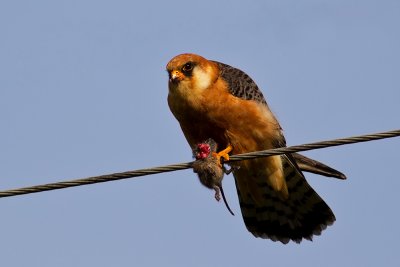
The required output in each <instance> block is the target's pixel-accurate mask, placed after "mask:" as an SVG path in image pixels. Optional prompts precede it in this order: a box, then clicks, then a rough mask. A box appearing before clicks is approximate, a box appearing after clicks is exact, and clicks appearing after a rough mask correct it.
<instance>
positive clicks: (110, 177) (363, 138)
mask: <svg viewBox="0 0 400 267" xmlns="http://www.w3.org/2000/svg"><path fill="white" fill-rule="evenodd" d="M397 136H400V130H394V131H388V132H381V133H375V134H368V135H359V136H353V137H347V138H341V139H334V140H328V141H321V142H315V143H309V144H304V145H298V146H291V147H282V148H276V149H268V150H263V151H256V152H250V153H244V154H239V155H233V156H231V157H230V160H229V161H239V160H247V159H253V158H259V157H267V156H272V155H281V154H286V153H293V152H300V151H307V150H313V149H320V148H326V147H333V146H341V145H347V144H353V143H360V142H368V141H373V140H379V139H385V138H392V137H397ZM191 165H192V162H187V163H180V164H172V165H166V166H160V167H153V168H147V169H139V170H134V171H127V172H120V173H113V174H106V175H101V176H92V177H87V178H83V179H76V180H69V181H63V182H56V183H50V184H43V185H35V186H30V187H23V188H17V189H11V190H6V191H0V198H2V197H11V196H16V195H24V194H31V193H38V192H43V191H49V190H56V189H63V188H68V187H74V186H81V185H88V184H95V183H104V182H110V181H116V180H121V179H127V178H133V177H139V176H145V175H151V174H157V173H163V172H172V171H178V170H184V169H189V168H191Z"/></svg>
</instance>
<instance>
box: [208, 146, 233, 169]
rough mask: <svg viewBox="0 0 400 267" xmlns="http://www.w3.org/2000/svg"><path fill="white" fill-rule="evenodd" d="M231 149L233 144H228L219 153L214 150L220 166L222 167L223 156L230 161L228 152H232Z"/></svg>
mask: <svg viewBox="0 0 400 267" xmlns="http://www.w3.org/2000/svg"><path fill="white" fill-rule="evenodd" d="M231 151H232V146H231V145H228V146H227V147H226V148H225V149H224V150H221V151H220V152H218V153H216V152H213V153H212V155H213V156H214V157H215V158H216V159H217V162H218V165H219V166H220V167H222V164H221V158H223V159H224V160H225V161H228V160H229V154H228V153H229V152H231Z"/></svg>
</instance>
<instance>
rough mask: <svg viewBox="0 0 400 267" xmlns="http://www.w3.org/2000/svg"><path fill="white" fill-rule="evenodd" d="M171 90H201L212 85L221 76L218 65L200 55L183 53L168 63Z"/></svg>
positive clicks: (191, 91)
mask: <svg viewBox="0 0 400 267" xmlns="http://www.w3.org/2000/svg"><path fill="white" fill-rule="evenodd" d="M167 72H168V75H169V89H170V91H174V90H178V91H180V92H181V93H189V92H188V91H190V93H191V94H193V93H196V92H193V91H197V92H201V91H202V90H205V89H207V88H208V87H209V86H210V85H212V84H213V83H214V82H215V81H216V80H217V78H218V76H219V69H218V66H217V65H216V64H215V63H214V62H212V61H209V60H207V59H205V58H203V57H201V56H199V55H195V54H181V55H178V56H176V57H174V58H173V59H171V60H170V61H169V62H168V64H167Z"/></svg>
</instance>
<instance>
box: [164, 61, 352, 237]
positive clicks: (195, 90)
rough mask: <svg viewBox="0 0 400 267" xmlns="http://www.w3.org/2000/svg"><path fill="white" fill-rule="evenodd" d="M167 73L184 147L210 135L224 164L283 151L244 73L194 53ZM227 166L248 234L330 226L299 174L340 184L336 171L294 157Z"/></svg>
mask: <svg viewBox="0 0 400 267" xmlns="http://www.w3.org/2000/svg"><path fill="white" fill-rule="evenodd" d="M166 69H167V72H168V75H169V82H168V86H169V94H168V105H169V108H170V110H171V112H172V113H173V115H174V116H175V118H176V119H177V120H178V122H179V124H180V126H181V129H182V131H183V134H184V135H185V137H186V139H187V141H188V143H189V145H190V146H191V147H194V146H195V145H196V144H199V143H201V142H203V141H204V140H207V139H208V138H211V139H213V140H215V142H216V143H217V146H218V148H217V149H218V151H219V152H218V153H217V156H218V157H223V158H225V159H228V158H229V155H228V152H230V153H231V154H240V153H246V152H252V151H258V150H266V149H272V148H278V147H285V146H286V141H285V138H284V136H283V132H282V128H281V126H280V124H279V123H278V121H277V119H276V117H275V116H274V114H273V113H272V112H271V110H270V109H269V107H268V105H267V102H266V100H265V98H264V96H263V94H262V92H261V91H260V89H259V88H258V86H257V85H256V83H255V82H254V81H253V80H252V79H251V78H250V76H248V75H247V74H246V73H244V72H243V71H241V70H239V69H237V68H234V67H231V66H229V65H226V64H224V63H220V62H217V61H212V60H207V59H205V58H204V57H201V56H199V55H195V54H181V55H178V56H176V57H174V58H172V59H171V60H170V61H169V63H168V64H167V66H166ZM234 164H235V165H236V167H237V168H236V169H235V171H234V172H233V175H234V177H235V184H236V189H237V193H238V198H239V203H240V208H241V212H242V216H243V220H244V223H245V225H246V227H247V229H248V230H249V231H250V232H251V233H252V234H253V235H254V236H255V237H260V238H266V239H271V240H273V241H280V242H282V243H284V244H286V243H288V242H289V241H290V240H292V241H294V242H296V243H300V242H301V241H302V240H303V239H308V240H312V238H313V236H314V235H320V234H321V231H323V230H324V229H325V228H326V227H327V226H329V225H331V224H333V222H334V221H335V215H334V214H333V212H332V210H331V209H330V208H329V207H328V205H327V204H326V203H325V202H324V201H323V200H322V198H321V197H320V196H319V195H318V194H317V193H316V192H315V191H314V190H313V189H312V188H311V186H310V185H309V184H308V183H307V181H306V179H305V177H304V175H303V173H302V169H303V170H305V171H310V172H314V173H319V174H322V175H326V176H332V177H336V178H340V179H345V176H344V175H343V174H342V173H340V172H338V171H336V170H334V169H332V168H329V167H328V166H326V165H323V164H321V163H319V162H317V161H314V160H311V159H309V158H306V157H304V156H301V155H300V154H285V155H277V156H270V157H264V158H257V159H252V160H244V161H240V162H235V163H234ZM299 166H301V168H302V169H301V168H300V167H299ZM325 167H326V168H325Z"/></svg>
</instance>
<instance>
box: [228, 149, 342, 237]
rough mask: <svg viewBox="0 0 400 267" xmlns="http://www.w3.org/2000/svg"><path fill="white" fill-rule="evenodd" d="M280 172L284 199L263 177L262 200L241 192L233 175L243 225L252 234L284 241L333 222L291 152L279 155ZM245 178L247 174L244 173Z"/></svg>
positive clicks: (260, 183) (313, 232)
mask: <svg viewBox="0 0 400 267" xmlns="http://www.w3.org/2000/svg"><path fill="white" fill-rule="evenodd" d="M282 162H283V168H284V174H285V178H286V183H287V187H288V191H289V197H288V199H285V200H284V199H283V198H282V197H280V196H279V195H278V194H277V193H276V192H275V191H274V190H273V189H272V188H271V187H270V186H269V185H268V184H267V182H266V179H264V180H265V181H264V182H262V181H259V180H257V181H258V183H257V186H259V187H262V189H263V191H262V192H263V194H262V201H260V200H258V201H255V198H254V197H253V196H252V195H250V194H249V193H246V195H245V194H244V193H242V192H241V191H240V187H239V186H238V184H239V183H238V181H237V179H243V178H244V177H239V176H238V177H236V176H235V182H236V188H237V192H238V196H239V202H240V207H241V211H242V215H243V219H244V222H245V224H246V227H247V229H248V230H249V231H250V232H251V233H252V234H253V235H254V236H256V237H260V238H267V239H271V240H273V241H280V242H282V243H284V244H286V243H288V242H289V241H290V240H293V241H294V242H296V243H300V242H301V241H302V239H303V238H304V239H308V240H312V238H313V235H320V234H321V232H322V231H323V230H324V229H326V227H327V226H328V225H331V224H333V222H334V221H335V215H334V214H333V212H332V210H331V209H330V208H329V207H328V205H327V204H326V203H325V202H324V201H323V200H322V198H321V197H320V196H319V195H318V194H317V193H316V192H315V191H314V190H313V189H312V188H311V186H310V185H309V184H308V183H307V181H306V179H305V178H304V175H303V174H302V172H301V170H300V169H299V167H298V166H297V164H296V162H295V160H294V158H293V157H292V156H291V155H288V156H286V155H283V156H282ZM247 178H248V177H247Z"/></svg>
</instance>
